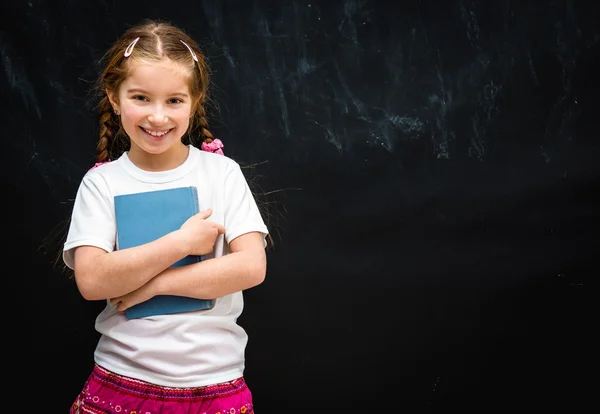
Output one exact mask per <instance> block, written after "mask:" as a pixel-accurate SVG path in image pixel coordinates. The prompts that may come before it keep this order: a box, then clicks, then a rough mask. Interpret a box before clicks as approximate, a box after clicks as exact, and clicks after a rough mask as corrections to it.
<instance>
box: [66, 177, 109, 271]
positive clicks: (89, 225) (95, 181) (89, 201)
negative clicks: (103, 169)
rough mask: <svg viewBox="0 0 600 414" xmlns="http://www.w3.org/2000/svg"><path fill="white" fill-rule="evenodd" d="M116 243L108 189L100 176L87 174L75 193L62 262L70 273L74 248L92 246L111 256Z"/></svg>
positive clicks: (72, 265)
mask: <svg viewBox="0 0 600 414" xmlns="http://www.w3.org/2000/svg"><path fill="white" fill-rule="evenodd" d="M115 240H116V224H115V215H114V204H113V202H112V197H111V196H110V193H109V191H108V186H107V184H106V182H105V181H104V179H103V178H102V176H101V175H99V174H93V175H91V174H89V173H88V175H86V176H84V178H83V180H82V181H81V184H80V185H79V189H78V190H77V195H76V197H75V203H74V205H73V212H72V214H71V223H70V225H69V232H68V234H67V239H66V241H65V245H64V248H63V260H64V262H65V264H66V265H67V266H68V267H69V268H71V269H73V268H74V265H75V263H74V250H75V248H76V247H79V246H95V247H99V248H101V249H104V250H106V251H107V252H109V253H110V252H112V251H113V250H114V248H115Z"/></svg>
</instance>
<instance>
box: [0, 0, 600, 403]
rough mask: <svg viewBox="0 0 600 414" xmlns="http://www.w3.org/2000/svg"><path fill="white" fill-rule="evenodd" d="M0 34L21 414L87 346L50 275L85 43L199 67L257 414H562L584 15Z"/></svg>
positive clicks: (83, 312)
mask: <svg viewBox="0 0 600 414" xmlns="http://www.w3.org/2000/svg"><path fill="white" fill-rule="evenodd" d="M1 8H2V12H1V14H0V22H1V25H0V61H1V62H2V71H0V78H1V83H0V84H1V86H2V90H3V94H2V96H3V97H4V99H3V102H4V103H3V106H2V108H3V110H2V115H1V116H2V123H1V127H2V136H3V150H2V153H3V156H2V159H3V163H2V188H3V197H2V199H3V200H4V201H3V205H4V208H5V211H6V213H5V214H6V215H5V220H4V222H5V223H8V225H7V226H6V225H5V227H4V239H5V242H6V243H8V245H9V246H10V247H9V249H10V250H9V251H8V252H7V254H6V256H5V262H4V263H5V271H4V277H3V279H4V280H5V283H6V285H5V288H4V298H5V300H7V301H8V300H11V301H12V300H14V301H15V304H14V305H10V307H9V310H8V311H7V312H6V313H5V321H7V322H9V325H7V326H6V329H5V333H4V338H6V339H5V341H6V342H7V343H9V344H12V346H14V347H15V348H16V349H15V350H17V355H15V356H13V354H12V353H9V354H7V355H6V359H7V360H11V359H13V358H15V359H16V361H15V362H16V363H17V366H18V367H19V368H18V371H17V373H16V375H15V374H13V373H12V372H11V371H8V370H7V371H6V372H7V373H8V372H11V378H10V379H9V380H11V381H15V382H16V383H17V384H18V388H20V389H22V390H23V391H25V389H26V388H27V389H29V391H28V392H27V393H28V395H29V397H27V398H29V399H30V400H31V401H32V403H33V401H34V400H35V403H36V404H40V406H41V407H44V409H45V410H46V411H48V412H57V413H58V412H66V410H68V407H69V405H70V403H71V402H72V400H73V399H74V397H75V395H76V393H78V392H79V390H80V389H81V386H82V385H83V381H85V379H86V378H87V375H88V374H89V371H90V369H91V366H92V363H93V362H92V353H93V349H94V347H95V344H96V341H97V334H96V332H95V331H94V326H93V324H94V318H95V316H96V314H97V312H98V311H99V310H100V309H101V307H102V304H100V303H95V302H86V301H85V300H83V299H82V298H81V297H80V295H79V293H78V291H77V289H76V287H75V283H74V281H73V280H72V279H70V278H69V277H68V275H65V274H64V273H62V272H61V271H60V269H57V268H55V267H53V264H52V260H53V259H54V256H55V252H56V249H59V248H60V240H59V239H56V238H53V237H52V235H55V234H60V232H58V233H57V227H56V226H60V225H61V223H64V220H65V219H66V218H68V215H69V213H70V207H71V202H72V199H73V197H74V195H75V191H76V189H77V186H78V184H79V180H80V179H81V177H82V176H83V174H84V173H85V172H86V171H87V169H88V168H89V167H91V165H93V163H94V156H95V140H96V137H97V118H96V113H95V110H94V108H93V104H92V103H90V96H89V94H88V91H89V89H90V87H91V84H92V83H93V82H94V81H95V79H96V76H97V74H98V71H99V69H100V68H99V65H98V61H99V59H100V58H101V56H102V53H103V52H104V51H105V49H106V48H107V47H108V46H109V45H110V43H111V42H112V41H113V40H114V39H115V38H116V37H117V36H118V35H120V34H121V33H122V32H123V31H124V30H125V29H126V28H127V27H128V26H129V25H132V24H134V23H137V22H138V21H140V20H141V19H142V18H160V19H166V20H168V21H171V22H173V23H175V24H177V25H179V26H181V27H182V28H184V29H185V30H187V31H188V32H189V33H190V34H191V35H192V36H193V37H195V38H196V39H197V40H199V41H200V43H201V44H202V47H203V48H204V50H205V51H206V54H207V56H208V59H209V62H210V65H211V67H212V70H213V81H214V86H213V91H212V96H213V100H214V105H213V106H211V107H210V108H209V120H210V121H211V128H212V131H213V133H214V134H215V135H216V136H218V137H219V138H221V139H222V140H223V141H224V142H225V146H226V147H225V151H226V153H227V154H228V155H229V156H231V157H232V158H234V159H236V160H237V161H239V162H240V163H242V164H245V165H248V166H249V165H255V167H254V168H253V169H249V170H247V171H248V173H251V174H252V176H253V177H254V178H255V180H256V184H257V185H258V186H260V188H261V189H262V190H263V191H264V192H265V193H266V194H265V195H264V201H266V202H267V203H269V206H270V207H269V215H268V220H269V223H270V227H271V231H272V233H273V236H274V240H275V248H274V249H273V250H271V251H270V252H269V256H268V263H269V264H268V274H267V279H266V281H265V283H264V284H262V285H260V286H259V287H257V288H254V289H251V290H249V291H247V292H246V294H245V298H246V299H245V300H246V305H245V306H246V308H245V309H246V310H245V313H244V314H243V316H242V319H241V321H240V322H241V323H242V324H243V326H244V327H245V328H246V329H247V331H248V332H249V335H250V342H249V344H248V349H247V372H246V376H247V380H248V382H249V384H250V386H251V389H252V390H253V394H254V399H255V405H256V407H257V411H258V412H259V413H261V414H264V413H283V412H285V413H304V412H310V413H326V412H354V411H356V412H359V410H362V412H370V413H374V412H380V411H386V412H410V413H417V412H419V413H420V412H429V411H435V412H448V410H449V409H453V408H457V409H460V410H463V412H464V410H470V411H472V412H478V413H479V412H495V411H494V410H496V409H499V408H503V409H511V410H516V409H523V410H525V409H533V410H534V412H540V411H536V410H541V409H547V408H566V409H567V410H568V411H567V412H581V411H580V407H582V406H583V405H584V400H586V398H588V397H590V396H591V393H590V391H589V389H590V387H589V382H588V381H589V380H588V379H586V378H588V375H589V374H590V373H588V372H587V371H588V370H589V366H590V365H589V364H590V360H591V352H592V349H591V342H590V339H591V335H590V334H589V331H591V330H592V329H594V325H593V324H592V318H591V309H592V300H593V299H592V298H591V287H590V284H591V282H592V278H595V277H596V275H597V259H596V257H597V249H596V248H595V247H594V241H595V238H596V237H597V235H598V234H599V230H600V225H599V224H598V223H599V222H600V220H599V219H600V214H599V211H600V210H599V207H600V204H599V203H598V201H597V197H596V192H597V191H598V188H599V185H600V166H599V164H598V159H599V156H600V145H599V144H600V143H599V140H598V130H599V129H600V121H599V119H600V118H599V117H598V112H597V110H596V109H595V107H594V106H595V105H594V104H595V103H596V101H597V98H598V96H599V93H600V83H599V79H600V77H599V75H598V74H599V73H600V30H599V25H598V21H600V6H599V4H598V2H595V1H592V0H589V1H586V0H580V1H577V0H566V1H558V0H546V1H538V2H515V1H509V0H506V1H497V2H484V1H475V0H448V1H420V0H413V1H404V2H399V1H398V2H392V1H354V0H346V1H341V0H330V1H325V0H316V1H313V0H310V1H266V0H257V1H252V2H250V1H217V0H205V1H181V2H164V1H163V2H160V1H153V0H152V1H150V0H147V1H128V2H124V1H123V2H116V1H114V2H113V1H109V2H107V1H97V0H90V1H80V2H73V1H63V0H57V1H52V2H50V1H18V2H17V1H12V2H3V4H2V6H1ZM5 251H6V250H5ZM592 374H593V373H592ZM59 376H60V380H57V378H58V377H59ZM40 379H41V384H40V383H39V382H38V381H39V380H40ZM34 397H35V398H34ZM27 401H29V400H26V402H25V406H26V407H27V404H28V402H27ZM25 411H28V409H27V408H26V409H25Z"/></svg>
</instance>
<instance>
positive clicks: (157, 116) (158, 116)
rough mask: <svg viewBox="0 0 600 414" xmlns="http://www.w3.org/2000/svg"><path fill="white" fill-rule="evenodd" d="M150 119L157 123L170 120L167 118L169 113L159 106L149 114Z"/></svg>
mask: <svg viewBox="0 0 600 414" xmlns="http://www.w3.org/2000/svg"><path fill="white" fill-rule="evenodd" d="M148 121H150V122H151V123H152V124H155V125H162V124H166V123H167V122H168V121H169V118H167V115H166V114H165V112H164V111H163V110H162V109H160V108H157V109H156V110H155V111H154V112H153V113H152V114H150V115H149V116H148Z"/></svg>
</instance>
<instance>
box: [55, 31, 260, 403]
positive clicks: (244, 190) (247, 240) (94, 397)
mask: <svg viewBox="0 0 600 414" xmlns="http://www.w3.org/2000/svg"><path fill="white" fill-rule="evenodd" d="M105 61H106V67H105V69H104V71H103V73H102V74H101V77H100V80H99V90H100V92H101V100H100V104H99V108H100V139H99V141H98V144H97V150H98V155H97V162H98V164H97V168H93V169H91V170H90V171H88V172H87V173H86V175H85V176H84V177H83V179H82V182H81V184H80V186H79V189H78V191H77V196H76V199H75V203H74V207H73V212H72V216H71V223H70V227H69V232H68V235H67V239H66V242H65V245H64V250H63V259H64V262H65V264H66V265H67V266H68V267H69V268H71V269H73V270H74V273H75V281H76V283H77V287H78V289H79V291H80V293H81V295H82V296H83V297H84V298H85V299H88V300H106V307H105V308H104V310H103V311H102V312H101V313H100V314H99V315H98V317H97V319H96V325H95V326H96V329H97V331H98V332H99V333H100V334H101V336H100V340H99V342H98V345H97V347H96V350H95V353H94V361H95V367H94V369H93V372H92V373H91V375H90V376H89V378H88V380H87V381H86V383H85V385H84V387H83V390H82V391H81V393H80V394H79V395H78V397H77V398H76V400H75V402H74V403H73V405H72V407H71V413H114V412H124V413H129V414H131V413H138V414H139V413H144V414H155V413H161V412H169V413H206V414H216V413H225V412H227V413H242V414H246V413H253V412H254V409H253V405H252V396H251V393H250V391H249V389H248V387H247V386H246V383H245V381H244V377H243V373H244V353H245V347H246V343H247V335H246V332H245V330H244V329H243V328H242V327H241V326H239V325H238V324H237V319H238V317H239V316H240V314H241V312H242V309H243V297H242V291H244V290H246V289H249V288H251V287H253V286H256V285H258V284H260V283H262V281H263V280H264V278H265V274H266V255H265V240H266V237H267V234H268V230H267V227H266V226H265V223H264V221H263V219H262V217H261V214H260V212H259V209H258V207H257V204H256V202H255V200H254V198H253V196H252V193H251V191H250V189H249V187H248V184H247V182H246V180H245V178H244V176H243V174H242V172H241V169H240V167H239V165H238V164H237V163H236V162H235V161H233V160H232V159H230V158H228V157H226V156H224V155H222V152H221V151H220V147H221V145H220V141H218V140H216V139H214V138H213V136H212V135H211V134H210V132H209V131H208V129H207V127H208V124H207V121H206V114H205V109H204V104H205V103H206V100H207V91H208V85H209V83H208V82H209V80H208V69H207V66H206V62H205V58H204V56H203V54H202V53H201V51H200V50H199V48H198V46H197V44H196V43H195V42H194V41H193V40H192V39H191V38H190V37H189V36H188V35H186V34H185V33H184V32H183V31H181V30H180V29H178V28H176V27H174V26H172V25H170V24H168V23H164V22H148V23H144V24H141V25H138V26H135V27H132V28H130V29H129V30H127V31H126V32H125V33H124V34H123V36H122V37H121V38H120V39H118V40H117V41H116V42H115V43H114V45H113V46H112V47H111V48H110V49H109V51H108V52H107V54H106V56H105ZM197 137H199V138H200V142H199V143H196V138H197ZM203 145H204V148H205V149H209V151H202V150H200V148H202V147H203ZM109 159H113V160H115V161H112V162H107V161H108V160H109ZM184 186H195V187H197V189H198V196H199V198H200V200H201V201H202V205H203V206H206V207H207V209H206V210H204V211H201V212H200V213H198V214H197V215H195V216H193V217H192V218H190V219H189V220H188V221H187V222H186V223H185V224H184V225H183V226H182V227H181V228H180V229H179V230H176V231H174V232H172V233H169V234H167V235H166V236H164V237H162V238H160V239H158V240H155V241H153V242H150V243H147V244H144V245H141V246H137V247H133V248H128V249H122V250H118V249H116V223H115V212H114V197H115V196H118V195H122V194H130V193H136V192H144V191H152V190H157V189H168V188H176V187H184ZM190 254H196V255H205V257H206V260H203V261H201V262H199V263H195V264H193V265H188V266H182V267H177V268H170V266H171V264H173V263H175V262H177V261H178V260H180V259H182V258H184V257H185V256H187V255H190ZM164 294H167V295H180V296H188V297H195V298H211V299H213V298H214V299H216V302H215V305H214V307H213V308H212V309H209V310H203V311H195V312H185V313H179V314H171V315H159V316H153V317H148V318H139V319H127V318H126V317H125V315H124V313H123V312H124V311H125V310H126V309H128V308H129V307H131V306H134V305H136V304H138V303H141V302H143V301H145V300H148V299H149V298H151V297H153V296H155V295H164Z"/></svg>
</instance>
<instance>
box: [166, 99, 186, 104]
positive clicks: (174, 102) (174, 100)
mask: <svg viewBox="0 0 600 414" xmlns="http://www.w3.org/2000/svg"><path fill="white" fill-rule="evenodd" d="M182 102H183V101H182V100H181V99H178V98H173V99H169V103H172V104H178V103H182Z"/></svg>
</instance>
